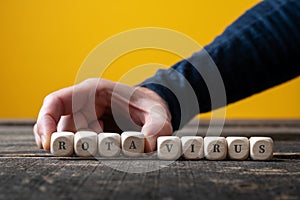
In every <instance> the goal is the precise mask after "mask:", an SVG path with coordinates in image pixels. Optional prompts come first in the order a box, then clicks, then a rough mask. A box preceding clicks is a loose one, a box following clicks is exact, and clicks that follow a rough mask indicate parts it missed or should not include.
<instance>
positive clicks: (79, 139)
mask: <svg viewBox="0 0 300 200" xmlns="http://www.w3.org/2000/svg"><path fill="white" fill-rule="evenodd" d="M74 150H75V153H76V155H77V156H80V157H89V156H95V155H96V154H97V133H95V132H92V131H79V132H77V133H76V134H75V136H74Z"/></svg>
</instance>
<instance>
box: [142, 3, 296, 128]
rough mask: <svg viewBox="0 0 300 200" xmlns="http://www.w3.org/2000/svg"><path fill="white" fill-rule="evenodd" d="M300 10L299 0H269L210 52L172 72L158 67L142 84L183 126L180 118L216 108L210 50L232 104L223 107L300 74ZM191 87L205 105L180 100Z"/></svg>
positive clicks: (209, 48)
mask: <svg viewBox="0 0 300 200" xmlns="http://www.w3.org/2000/svg"><path fill="white" fill-rule="evenodd" d="M299 10H300V2H299V1H298V0H265V1H263V2H261V3H260V4H258V5H257V6H255V7H254V8H252V9H251V10H249V11H248V12H246V13H245V14H244V15H243V16H241V17H240V18H239V19H238V20H237V21H235V22H234V23H233V24H232V25H231V26H229V27H228V28H227V29H226V30H225V32H224V33H223V34H222V35H220V36H219V37H217V38H216V39H215V40H214V41H213V42H212V43H211V44H209V45H208V46H206V47H205V48H204V49H205V50H202V51H200V52H198V53H196V54H194V55H193V56H192V57H191V58H188V59H186V60H183V61H181V62H179V63H177V64H175V65H174V66H173V67H172V68H170V69H168V70H160V71H158V72H157V73H156V75H155V76H154V77H152V78H150V79H148V80H147V81H145V82H143V83H142V84H141V85H143V86H144V87H148V88H150V89H152V90H154V91H155V92H157V93H158V94H159V95H160V96H161V97H162V98H163V99H164V100H165V101H166V102H167V103H168V106H169V109H170V112H171V115H172V125H173V129H174V130H177V129H178V128H179V127H178V126H179V124H180V121H181V122H183V123H182V124H184V123H185V122H187V121H188V120H189V119H191V118H192V117H193V116H194V115H195V114H197V113H196V111H197V110H200V112H207V111H209V110H211V109H212V105H211V98H210V93H209V91H208V88H207V86H206V84H207V81H209V80H207V79H206V80H204V78H203V74H202V73H201V72H202V71H207V70H208V71H209V68H210V65H212V63H210V62H209V58H207V57H208V56H207V55H208V54H209V55H210V57H211V58H212V59H213V61H214V63H215V64H216V66H217V68H218V70H219V72H220V74H221V76H222V78H223V81H224V86H225V90H226V95H227V102H226V101H225V102H224V105H222V102H220V103H219V104H218V105H217V106H218V107H221V106H225V104H227V103H232V102H235V101H238V100H240V99H243V98H245V97H248V96H250V95H252V94H255V93H257V92H260V91H263V90H265V89H267V88H270V87H272V86H274V85H277V84H280V83H283V82H285V81H287V80H290V79H292V78H294V77H296V76H298V75H299V74H300V66H299V64H300V62H299V58H298V57H299V56H300V12H299ZM206 52H207V53H208V54H207V53H206ZM207 61H208V62H207ZM207 63H208V64H207ZM174 70H175V71H176V72H178V73H174ZM198 72H200V73H198ZM200 74H201V75H200ZM185 80H188V82H186V81H185ZM153 83H156V84H153ZM162 85H164V86H165V87H164V86H162ZM189 85H191V86H192V88H193V90H194V91H195V94H196V97H197V100H198V104H199V105H197V106H199V108H200V109H195V107H194V106H195V105H192V104H188V105H181V103H179V101H178V100H177V99H176V97H178V96H181V97H185V98H189V97H188V96H186V88H188V87H189ZM167 88H169V89H167ZM171 91H176V92H175V93H176V96H175V95H174V94H172V92H171ZM180 102H181V101H180ZM185 102H187V103H188V102H189V101H185ZM179 104H180V105H179ZM180 106H181V109H180ZM214 108H215V107H214ZM181 111H184V112H181Z"/></svg>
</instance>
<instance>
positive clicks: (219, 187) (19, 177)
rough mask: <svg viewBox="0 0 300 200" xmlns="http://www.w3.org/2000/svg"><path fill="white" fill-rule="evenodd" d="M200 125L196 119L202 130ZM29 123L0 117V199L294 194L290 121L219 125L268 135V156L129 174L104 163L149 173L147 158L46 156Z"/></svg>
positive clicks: (298, 190)
mask: <svg viewBox="0 0 300 200" xmlns="http://www.w3.org/2000/svg"><path fill="white" fill-rule="evenodd" d="M207 124H208V122H207V121H201V124H200V126H199V127H200V128H201V131H203V130H205V128H207ZM32 125H33V121H30V120H28V121H10V120H6V121H0V199H43V200H46V199H58V200H60V199H243V198H244V199H300V167H299V166H300V165H299V164H300V146H299V141H300V137H299V136H300V121H297V120H289V121H284V120H277V121H268V120H264V121H260V120H259V121H242V120H238V121H236V120H232V121H227V122H226V125H225V128H224V134H227V135H246V136H249V135H259V134H260V135H267V136H271V137H273V136H274V137H273V138H274V152H275V153H274V158H273V160H271V161H250V160H247V161H228V160H225V161H207V160H196V161H187V160H184V159H180V160H178V161H176V162H174V163H172V164H170V165H168V166H167V165H166V166H164V167H163V168H161V169H160V170H156V171H152V172H148V173H136V174H134V173H126V172H121V171H118V170H115V169H112V168H110V167H108V166H107V164H108V163H110V164H112V165H119V166H124V167H128V169H130V167H131V166H133V165H142V166H146V168H149V170H151V168H152V166H151V164H149V163H151V162H149V160H147V159H144V160H143V159H140V160H126V159H123V160H97V159H93V158H76V157H70V158H60V157H53V156H52V155H51V154H50V153H47V152H45V151H43V150H39V149H37V147H36V146H35V143H34V138H33V134H32ZM193 126H194V125H193V122H192V123H191V124H190V125H188V126H187V129H191V127H193ZM187 129H185V130H187ZM201 131H199V133H200V132H201ZM238 133H240V134H238ZM156 164H158V165H164V162H162V161H157V163H156Z"/></svg>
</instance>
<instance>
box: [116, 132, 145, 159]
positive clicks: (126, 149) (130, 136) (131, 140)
mask: <svg viewBox="0 0 300 200" xmlns="http://www.w3.org/2000/svg"><path fill="white" fill-rule="evenodd" d="M144 138H145V137H144V134H143V133H141V132H134V131H126V132H123V133H122V135H121V141H122V152H123V154H124V155H126V156H133V157H134V156H141V155H143V153H144V147H145V144H144Z"/></svg>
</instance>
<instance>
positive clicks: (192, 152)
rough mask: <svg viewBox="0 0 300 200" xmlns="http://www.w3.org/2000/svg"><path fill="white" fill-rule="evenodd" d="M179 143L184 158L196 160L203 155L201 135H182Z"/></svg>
mask: <svg viewBox="0 0 300 200" xmlns="http://www.w3.org/2000/svg"><path fill="white" fill-rule="evenodd" d="M181 145H182V154H183V157H184V158H186V159H192V160H197V159H201V158H203V157H204V152H203V138H202V137H200V136H183V137H181Z"/></svg>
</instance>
